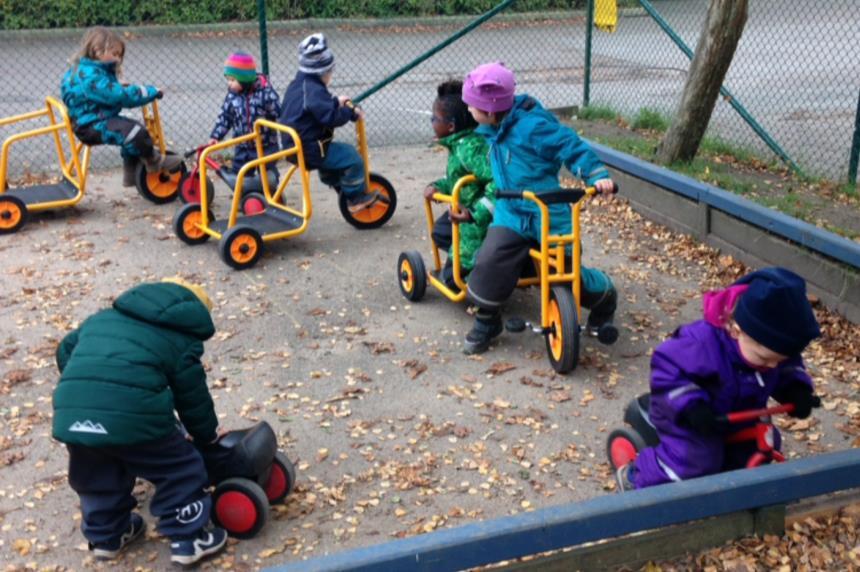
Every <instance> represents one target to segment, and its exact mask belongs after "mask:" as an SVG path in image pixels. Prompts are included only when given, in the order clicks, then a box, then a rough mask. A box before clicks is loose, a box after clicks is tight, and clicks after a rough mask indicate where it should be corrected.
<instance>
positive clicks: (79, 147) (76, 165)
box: [0, 96, 90, 212]
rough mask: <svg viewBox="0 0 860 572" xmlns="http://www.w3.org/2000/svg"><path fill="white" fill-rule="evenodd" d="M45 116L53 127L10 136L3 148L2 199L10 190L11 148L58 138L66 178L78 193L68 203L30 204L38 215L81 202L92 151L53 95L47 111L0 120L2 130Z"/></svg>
mask: <svg viewBox="0 0 860 572" xmlns="http://www.w3.org/2000/svg"><path fill="white" fill-rule="evenodd" d="M43 117H47V118H48V121H49V122H50V125H47V126H44V127H39V128H36V129H31V130H28V131H22V132H21V133H16V134H14V135H10V136H9V137H7V138H6V140H5V141H3V146H2V148H0V196H2V194H3V193H5V192H6V190H7V187H8V185H7V177H8V173H9V149H10V148H11V146H12V144H13V143H16V142H18V141H22V140H24V139H30V138H33V137H39V136H41V135H48V134H50V135H52V136H53V138H54V145H55V147H56V151H57V159H58V160H59V163H60V169H61V171H62V174H63V177H64V178H65V179H66V180H67V181H68V182H69V183H71V184H72V185H74V187H75V189H77V193H76V194H75V195H74V196H73V197H71V198H68V199H64V200H54V201H45V202H39V203H29V204H27V210H28V211H34V212H35V211H44V210H49V209H57V208H64V207H71V206H74V205H76V204H77V203H78V202H80V200H81V199H82V198H83V196H84V191H85V189H86V182H87V170H88V168H89V162H90V148H89V146H87V145H84V144H83V143H81V142H80V141H78V140H77V138H76V137H75V134H74V131H73V130H72V122H71V120H70V119H69V114H68V112H67V111H66V106H65V105H63V103H62V102H60V101H59V100H57V99H55V98H53V97H51V96H48V97H46V98H45V108H44V109H39V110H37V111H31V112H29V113H22V114H20V115H14V116H12V117H6V118H2V119H0V127H3V126H6V125H11V124H14V123H20V122H23V121H28V120H31V119H37V118H43ZM63 134H65V135H66V136H67V137H68V144H69V149H67V148H66V146H65V145H64V142H63V137H62V135H63Z"/></svg>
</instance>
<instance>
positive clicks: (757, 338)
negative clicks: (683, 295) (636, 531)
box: [616, 268, 821, 491]
mask: <svg viewBox="0 0 860 572" xmlns="http://www.w3.org/2000/svg"><path fill="white" fill-rule="evenodd" d="M703 302H704V309H705V312H704V317H705V319H704V320H699V321H697V322H693V323H691V324H687V325H686V326H681V327H680V328H678V330H676V331H675V333H674V334H673V336H672V338H670V339H669V340H667V341H665V342H664V343H662V344H661V345H660V346H659V347H657V349H655V350H654V355H653V356H652V358H651V406H650V417H651V422H652V423H653V425H654V427H655V428H656V430H657V434H658V435H659V437H660V443H659V444H658V445H657V446H655V447H649V448H647V449H643V450H642V451H641V452H640V453H639V456H638V457H637V458H636V460H635V461H633V462H631V463H628V464H626V465H624V466H622V467H620V468H619V469H618V472H617V475H616V476H617V480H618V486H619V490H620V491H625V490H630V489H633V488H637V489H640V488H644V487H650V486H653V485H659V484H662V483H667V482H670V481H681V480H686V479H690V478H694V477H700V476H704V475H710V474H714V473H718V472H721V471H727V470H732V469H737V468H741V467H743V466H744V464H745V462H746V460H747V458H749V456H750V454H752V452H753V450H754V447H755V444H754V443H738V444H733V445H726V444H725V443H724V438H725V437H726V436H727V435H728V434H729V433H732V432H734V431H737V430H738V429H740V428H742V427H743V425H732V426H731V427H729V426H727V425H725V424H723V423H721V422H720V421H719V420H718V416H723V415H725V414H727V413H730V412H733V411H740V410H744V409H760V408H763V407H765V406H766V404H767V401H768V399H769V398H770V397H773V398H774V399H775V400H776V401H778V402H780V403H784V404H785V403H792V404H794V406H795V409H794V412H793V413H792V416H793V417H799V418H806V417H808V416H809V414H810V412H811V410H812V407H813V405H814V404H816V403H817V401H818V399H817V397H815V396H814V395H813V386H812V379H811V378H810V376H809V374H808V373H807V372H806V368H805V367H804V365H803V360H802V358H801V357H800V353H801V352H802V351H803V349H804V348H805V347H806V346H807V345H808V344H809V342H811V341H812V340H813V339H814V338H817V337H818V336H819V335H821V332H820V331H819V329H818V322H817V321H816V319H815V316H814V314H813V312H812V307H811V306H810V304H809V301H808V300H807V298H806V284H805V283H804V281H803V279H802V278H801V277H800V276H798V275H796V274H794V273H793V272H790V271H788V270H786V269H783V268H765V269H763V270H759V271H757V272H753V273H751V274H748V275H747V276H744V277H743V278H741V279H740V280H738V281H737V282H735V283H734V284H733V285H732V286H729V287H728V288H726V289H725V290H720V291H715V292H708V293H706V294H705V296H704V300H703ZM774 431H776V429H774ZM775 441H776V443H775V446H776V448H777V449H779V435H778V433H777V434H776V439H775Z"/></svg>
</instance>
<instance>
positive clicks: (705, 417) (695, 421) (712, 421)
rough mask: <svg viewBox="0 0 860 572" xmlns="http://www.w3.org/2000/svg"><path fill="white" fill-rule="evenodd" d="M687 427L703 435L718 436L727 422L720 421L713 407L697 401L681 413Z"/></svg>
mask: <svg viewBox="0 0 860 572" xmlns="http://www.w3.org/2000/svg"><path fill="white" fill-rule="evenodd" d="M681 418H682V419H683V420H684V421H686V423H687V425H689V426H690V427H692V429H693V430H694V431H696V432H697V433H701V434H702V435H718V434H720V433H721V432H722V431H723V429H724V428H725V425H726V424H725V422H724V421H722V420H720V419H718V418H717V416H716V415H715V414H714V411H713V410H712V409H711V407H710V406H709V405H708V404H707V403H705V402H704V401H696V402H695V403H693V405H691V406H690V407H688V408H686V409H684V410H683V411H682V412H681Z"/></svg>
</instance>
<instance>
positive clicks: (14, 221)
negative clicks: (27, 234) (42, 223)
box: [0, 195, 30, 234]
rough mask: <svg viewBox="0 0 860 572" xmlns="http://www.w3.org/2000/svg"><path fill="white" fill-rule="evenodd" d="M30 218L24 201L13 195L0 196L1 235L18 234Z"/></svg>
mask: <svg viewBox="0 0 860 572" xmlns="http://www.w3.org/2000/svg"><path fill="white" fill-rule="evenodd" d="M29 217H30V213H29V211H28V210H27V205H25V204H24V201H22V200H21V199H19V198H18V197H13V196H12V195H6V196H2V195H0V234H11V233H13V232H17V231H18V230H20V229H21V227H22V226H24V224H26V222H27V219H28V218H29Z"/></svg>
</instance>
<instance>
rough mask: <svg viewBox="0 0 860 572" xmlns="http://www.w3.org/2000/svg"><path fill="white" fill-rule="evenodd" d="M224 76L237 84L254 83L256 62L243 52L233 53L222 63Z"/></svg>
mask: <svg viewBox="0 0 860 572" xmlns="http://www.w3.org/2000/svg"><path fill="white" fill-rule="evenodd" d="M224 75H225V76H226V77H232V78H233V79H235V80H236V81H238V82H239V83H254V81H256V79H257V62H255V61H254V56H252V55H251V54H246V53H245V52H234V53H232V54H230V56H229V57H228V58H227V61H226V62H224Z"/></svg>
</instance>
